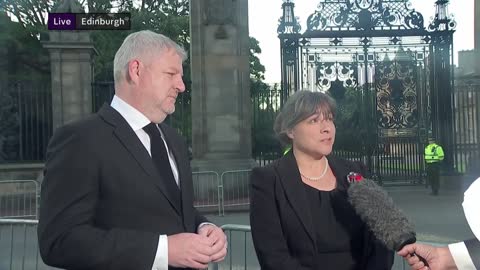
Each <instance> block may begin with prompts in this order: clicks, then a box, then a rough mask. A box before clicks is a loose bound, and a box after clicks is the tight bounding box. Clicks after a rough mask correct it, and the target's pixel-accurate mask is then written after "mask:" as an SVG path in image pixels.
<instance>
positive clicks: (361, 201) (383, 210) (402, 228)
mask: <svg viewBox="0 0 480 270" xmlns="http://www.w3.org/2000/svg"><path fill="white" fill-rule="evenodd" d="M347 192H348V197H349V198H348V200H349V202H350V204H351V205H352V206H353V208H354V209H355V211H356V212H357V214H358V215H359V216H360V218H361V219H362V220H363V221H364V222H365V223H366V224H367V226H368V227H369V229H370V230H371V231H372V232H373V234H374V235H375V236H376V237H377V239H379V240H380V241H382V242H383V243H384V244H385V246H386V247H388V248H389V249H391V250H394V251H398V250H400V249H402V247H404V246H405V245H407V244H411V243H415V241H416V237H415V230H414V226H413V224H412V223H411V222H410V221H409V220H408V218H407V217H406V216H405V214H403V212H402V211H401V210H400V209H399V208H397V207H396V206H395V204H394V203H393V200H392V199H391V198H390V196H388V194H387V192H386V191H385V190H383V189H382V188H381V187H380V186H378V185H377V184H376V183H375V182H374V181H372V180H370V179H363V180H362V181H359V182H356V181H353V182H352V183H351V184H350V187H349V188H348V191H347Z"/></svg>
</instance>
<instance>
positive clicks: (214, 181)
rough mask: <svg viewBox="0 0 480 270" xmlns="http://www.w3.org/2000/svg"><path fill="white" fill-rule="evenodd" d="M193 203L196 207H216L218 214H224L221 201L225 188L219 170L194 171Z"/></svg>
mask: <svg viewBox="0 0 480 270" xmlns="http://www.w3.org/2000/svg"><path fill="white" fill-rule="evenodd" d="M192 180H193V194H194V201H193V205H194V206H195V207H196V208H207V209H208V208H211V209H213V208H216V209H218V215H219V216H220V215H221V214H222V212H221V210H222V208H221V201H222V195H223V190H222V186H221V183H220V177H219V176H218V173H217V172H214V171H204V172H193V173H192Z"/></svg>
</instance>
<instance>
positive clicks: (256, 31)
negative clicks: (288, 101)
mask: <svg viewBox="0 0 480 270" xmlns="http://www.w3.org/2000/svg"><path fill="white" fill-rule="evenodd" d="M323 1H324V0H296V1H294V3H295V16H297V17H300V25H301V27H302V32H303V31H304V30H305V29H306V21H307V18H308V16H309V15H310V14H312V13H313V12H314V11H315V9H316V7H317V5H318V3H320V2H323ZM435 1H436V0H410V2H411V4H412V7H413V8H414V9H415V10H416V11H418V12H420V13H422V14H423V19H424V21H425V26H427V25H428V23H429V22H430V21H431V19H432V18H433V16H434V14H435ZM473 1H474V0H450V5H449V9H448V11H449V13H450V14H452V16H453V18H454V19H455V21H456V22H457V29H456V32H455V34H454V35H453V38H454V40H453V48H454V51H455V56H454V57H455V60H454V61H455V63H456V62H457V52H458V51H462V50H471V49H473V44H474V41H473V22H474V21H473ZM282 3H283V1H282V0H249V1H248V12H249V18H248V24H249V34H250V36H252V37H254V38H256V39H257V40H258V41H259V43H260V48H261V49H262V53H261V54H260V55H259V58H260V61H261V62H262V64H263V65H264V66H265V69H266V71H265V81H266V82H267V83H276V82H280V81H281V78H280V77H281V73H280V41H279V39H278V35H277V27H278V19H279V18H280V16H281V15H282Z"/></svg>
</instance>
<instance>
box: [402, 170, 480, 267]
mask: <svg viewBox="0 0 480 270" xmlns="http://www.w3.org/2000/svg"><path fill="white" fill-rule="evenodd" d="M462 206H463V210H464V212H465V217H466V219H467V222H468V225H469V226H470V229H471V230H472V232H473V234H474V235H475V237H476V238H473V239H470V240H467V241H464V242H459V243H455V244H450V245H448V246H447V247H434V246H430V245H424V244H411V245H407V246H405V247H404V248H403V249H402V250H400V251H399V252H398V255H400V256H403V257H404V258H405V259H406V260H407V262H408V264H409V265H410V266H411V267H412V269H415V270H428V269H430V270H450V269H452V270H453V269H459V270H475V269H480V215H479V213H480V178H478V179H477V180H475V182H473V183H472V185H471V186H470V187H469V188H468V189H467V191H466V192H465V196H464V200H463V204H462ZM411 254H418V255H419V256H421V257H423V258H425V259H426V261H427V263H428V265H429V266H428V267H427V266H425V264H424V263H423V262H421V261H420V260H419V259H418V257H417V256H412V255H411Z"/></svg>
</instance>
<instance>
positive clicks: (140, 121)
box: [110, 95, 150, 131]
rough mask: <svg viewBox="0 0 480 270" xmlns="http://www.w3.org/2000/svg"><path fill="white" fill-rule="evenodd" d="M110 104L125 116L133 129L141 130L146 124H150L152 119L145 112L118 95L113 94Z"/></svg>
mask: <svg viewBox="0 0 480 270" xmlns="http://www.w3.org/2000/svg"><path fill="white" fill-rule="evenodd" d="M110 105H111V106H112V108H114V109H115V110H116V111H118V112H119V113H120V115H122V116H123V118H125V120H126V121H127V123H128V124H129V125H130V127H131V128H132V129H133V131H137V130H140V129H142V128H143V127H145V126H146V125H148V124H150V120H148V118H147V117H146V116H145V115H144V114H143V113H141V112H140V111H138V110H137V109H135V108H134V107H133V106H132V105H130V104H128V103H127V102H125V101H123V100H122V99H121V98H120V97H118V96H117V95H115V96H113V99H112V103H111V104H110Z"/></svg>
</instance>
